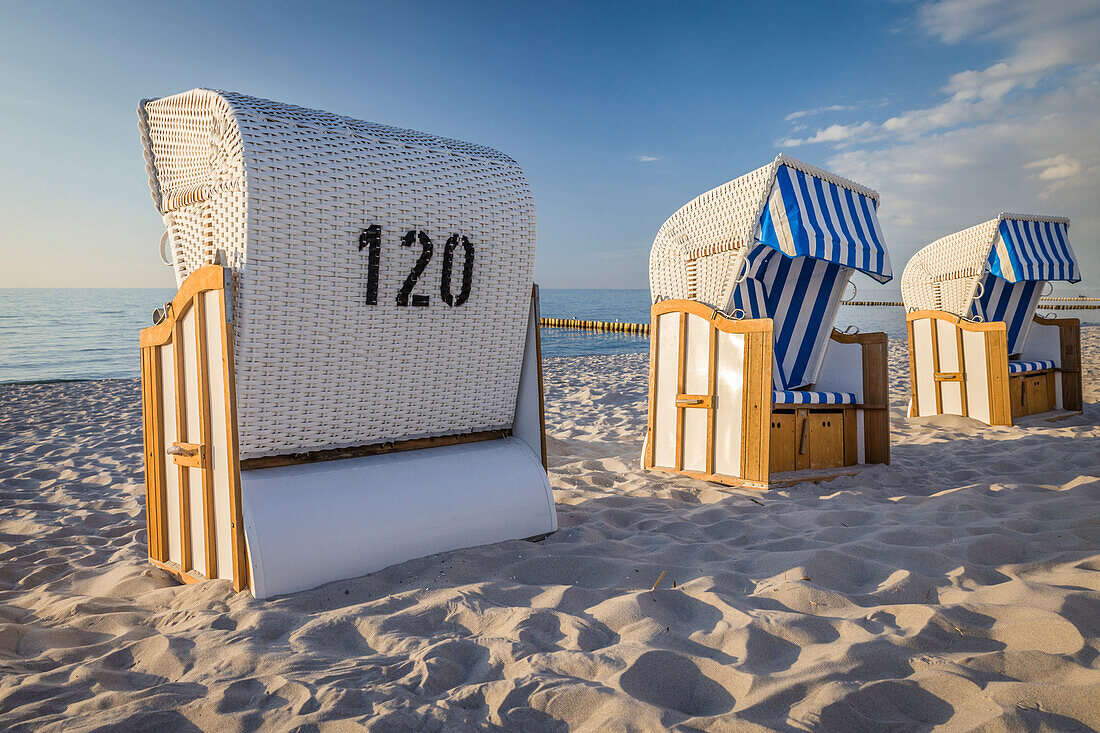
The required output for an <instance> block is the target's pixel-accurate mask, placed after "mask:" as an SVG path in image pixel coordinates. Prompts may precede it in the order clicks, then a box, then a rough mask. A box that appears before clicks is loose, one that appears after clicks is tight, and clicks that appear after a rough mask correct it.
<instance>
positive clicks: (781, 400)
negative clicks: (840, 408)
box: [772, 362, 1015, 405]
mask: <svg viewBox="0 0 1100 733" xmlns="http://www.w3.org/2000/svg"><path fill="white" fill-rule="evenodd" d="M1013 363H1015V362H1013ZM772 402H773V403H775V404H777V405H854V404H855V402H856V396H855V395H854V394H852V393H851V392H810V391H809V390H804V389H776V390H772Z"/></svg>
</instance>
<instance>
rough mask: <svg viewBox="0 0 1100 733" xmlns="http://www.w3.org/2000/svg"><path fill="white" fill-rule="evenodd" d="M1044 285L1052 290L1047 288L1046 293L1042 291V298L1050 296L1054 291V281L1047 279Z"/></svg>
mask: <svg viewBox="0 0 1100 733" xmlns="http://www.w3.org/2000/svg"><path fill="white" fill-rule="evenodd" d="M1044 287H1047V288H1050V290H1047V291H1046V292H1045V293H1042V294H1041V295H1039V297H1040V298H1049V297H1050V294H1051V293H1053V292H1054V283H1052V282H1051V281H1050V280H1047V281H1046V283H1044Z"/></svg>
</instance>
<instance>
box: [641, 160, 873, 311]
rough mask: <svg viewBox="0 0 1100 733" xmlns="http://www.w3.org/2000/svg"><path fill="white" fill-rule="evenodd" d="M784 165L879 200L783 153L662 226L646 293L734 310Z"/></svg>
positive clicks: (710, 193)
mask: <svg viewBox="0 0 1100 733" xmlns="http://www.w3.org/2000/svg"><path fill="white" fill-rule="evenodd" d="M784 165H785V166H788V167H790V168H793V169H796V170H800V171H803V172H804V173H808V174H810V175H812V176H815V177H817V178H820V179H821V180H823V181H827V182H829V183H832V184H835V185H837V186H840V187H841V188H847V189H850V190H851V191H854V192H855V193H858V194H861V195H863V196H868V197H870V198H873V199H874V200H875V201H878V198H879V196H878V193H877V192H876V191H874V190H872V189H870V188H867V187H866V186H862V185H860V184H859V183H856V182H855V181H851V180H848V179H847V178H843V177H841V176H838V175H836V174H835V173H830V172H829V171H826V170H824V169H821V168H818V167H816V166H813V165H810V164H809V163H804V162H802V161H800V160H796V159H795V158H791V157H790V156H787V155H779V156H776V158H775V160H773V161H772V162H771V163H768V164H767V165H765V166H762V167H760V168H757V169H756V170H754V171H752V172H750V173H746V174H745V175H743V176H740V177H739V178H735V179H733V180H732V181H730V182H729V183H725V184H722V185H721V186H718V187H717V188H714V189H711V190H710V191H707V192H706V193H703V194H700V195H699V196H696V197H695V198H694V199H692V200H691V201H689V202H687V203H686V204H684V205H683V206H682V207H681V208H680V209H679V210H678V211H676V213H674V214H673V215H672V216H670V217H669V219H668V221H666V222H665V223H664V224H663V225H661V228H660V230H658V232H657V237H656V238H655V239H654V241H653V248H652V249H651V250H650V254H649V289H650V295H651V297H652V298H653V299H654V300H656V299H657V298H685V299H688V300H696V301H699V302H701V303H705V304H707V305H709V306H711V307H712V308H718V309H719V310H729V309H730V308H731V307H732V300H733V291H734V289H735V288H736V282H735V279H736V278H737V277H739V276H741V275H743V273H742V267H743V263H744V260H745V258H746V257H747V255H748V253H749V252H750V251H751V250H752V248H753V247H752V245H754V244H755V241H756V236H757V234H758V233H759V230H760V217H761V215H762V214H763V212H764V206H765V205H766V204H767V201H768V196H769V195H771V192H772V188H773V187H774V186H775V176H776V171H777V170H778V169H779V167H780V166H784ZM746 244H748V245H749V246H746ZM689 263H690V267H689Z"/></svg>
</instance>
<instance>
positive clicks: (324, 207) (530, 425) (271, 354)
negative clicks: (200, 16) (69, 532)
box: [139, 90, 557, 598]
mask: <svg viewBox="0 0 1100 733" xmlns="http://www.w3.org/2000/svg"><path fill="white" fill-rule="evenodd" d="M139 117H140V120H141V131H142V138H143V142H144V144H145V148H146V159H147V162H148V167H149V173H150V184H151V188H152V191H153V195H154V201H155V202H156V204H157V207H158V210H159V211H160V212H161V214H162V215H163V217H164V220H165V224H166V227H167V229H168V231H167V232H166V237H165V239H166V240H167V242H168V243H169V244H170V245H171V251H172V258H171V259H172V264H173V265H174V267H175V269H176V274H177V280H178V282H179V291H178V293H177V294H176V296H175V298H174V299H173V300H172V301H171V302H170V303H168V304H166V305H165V307H164V309H163V311H162V312H161V313H159V314H158V316H159V318H160V319H161V320H160V322H159V323H157V324H156V325H154V326H152V327H150V328H147V329H145V330H143V331H142V334H141V364H142V404H143V418H144V420H143V421H144V433H145V445H144V452H145V469H146V486H147V505H146V506H147V522H148V539H149V556H150V560H151V561H152V562H153V563H154V564H156V565H157V566H158V567H161V568H163V569H165V570H167V571H168V572H169V573H171V574H172V575H174V576H175V577H176V578H177V579H179V580H181V581H183V582H196V581H199V580H208V579H227V580H230V581H231V582H232V583H233V587H234V588H236V589H238V590H240V589H243V588H246V587H247V588H249V589H250V590H251V591H252V593H253V594H254V595H255V596H256V597H257V598H266V597H270V596H273V595H279V594H283V593H290V592H294V591H297V590H303V589H306V588H311V587H315V586H317V585H320V584H323V583H325V582H330V581H334V580H339V579H343V578H350V577H354V576H358V575H363V574H365V573H368V572H372V571H375V570H378V569H381V568H383V567H386V566H389V565H392V564H395V563H399V562H403V561H405V560H409V559H413V558H417V557H423V556H426V555H430V554H434V553H438V552H444V551H448V550H453V549H458V548H461V547H470V546H475V545H480V544H487V543H491V542H498V541H502V540H508V539H529V538H535V537H541V536H545V535H547V534H549V533H551V532H553V531H555V530H556V528H557V518H556V513H555V509H554V500H553V493H552V491H551V489H550V484H549V480H548V477H547V474H546V450H545V433H544V424H543V404H542V368H541V353H540V343H539V313H538V288H537V287H536V286H534V285H533V284H532V283H531V272H532V268H533V259H534V207H533V203H532V201H531V197H530V191H529V189H528V187H527V183H526V179H525V178H524V176H523V172H522V170H521V169H520V168H519V167H518V166H517V165H516V164H515V162H514V161H512V160H511V159H510V158H508V157H507V156H504V155H502V154H500V153H497V152H496V151H493V150H491V149H488V148H482V147H480V146H474V145H469V144H467V143H461V142H458V141H453V140H446V139H442V138H434V137H432V136H428V135H424V134H423V133H418V132H415V131H411V130H399V129H396V128H388V127H384V126H381V125H373V124H372V123H365V122H360V121H357V120H352V119H349V118H343V117H337V116H335V115H329V114H327V113H324V112H317V111H313V110H305V109H302V108H298V107H292V106H289V105H281V104H278V103H275V102H269V101H266V100H260V99H255V98H251V97H246V96H243V95H238V94H232V93H226V92H213V91H209V90H194V91H192V92H187V93H184V94H181V95H176V96H174V97H168V98H165V99H161V100H153V101H145V102H143V103H142V105H141V108H140V110H139ZM433 251H434V252H435V254H436V255H437V256H435V257H434V258H433Z"/></svg>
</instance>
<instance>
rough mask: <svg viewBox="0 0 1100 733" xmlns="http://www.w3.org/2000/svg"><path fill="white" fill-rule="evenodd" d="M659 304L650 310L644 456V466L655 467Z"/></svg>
mask: <svg viewBox="0 0 1100 733" xmlns="http://www.w3.org/2000/svg"><path fill="white" fill-rule="evenodd" d="M658 323H659V322H658V320H657V306H653V308H652V309H651V311H650V324H649V416H648V417H647V418H646V436H647V440H646V446H645V455H644V456H643V458H642V461H643V467H644V468H653V462H654V460H655V459H654V455H655V454H656V449H655V448H654V447H653V444H654V443H655V442H656V440H657V433H656V430H657V336H658V333H657V332H658V329H659V325H658Z"/></svg>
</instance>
